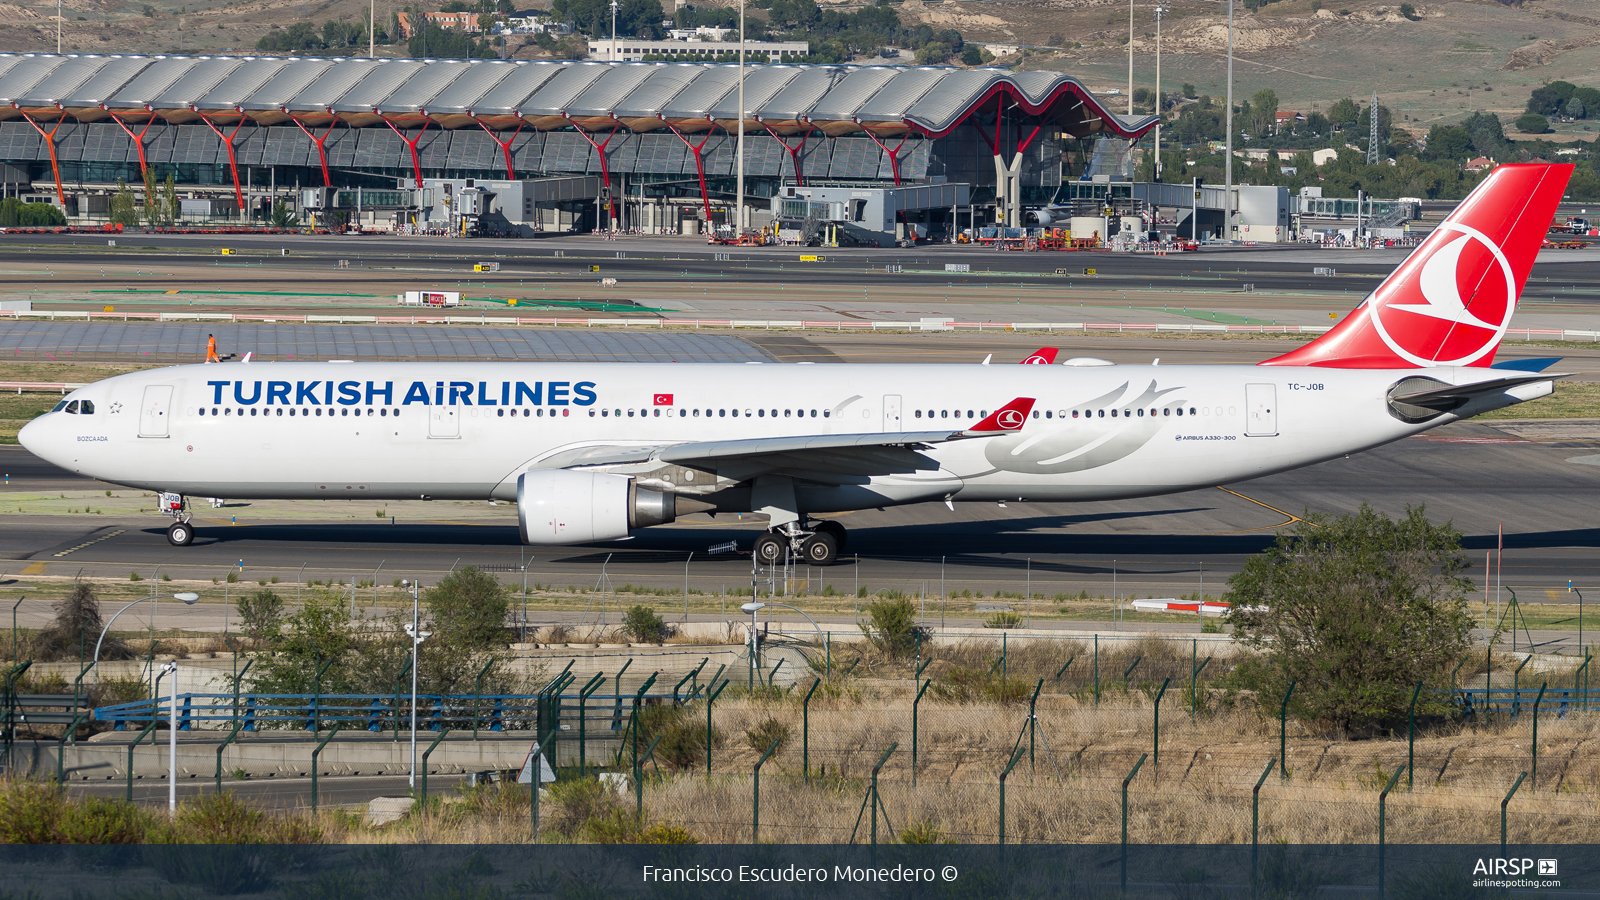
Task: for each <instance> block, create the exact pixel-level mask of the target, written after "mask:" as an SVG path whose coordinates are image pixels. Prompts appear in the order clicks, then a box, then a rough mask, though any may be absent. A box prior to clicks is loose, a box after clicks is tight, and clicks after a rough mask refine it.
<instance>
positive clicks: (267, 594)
mask: <svg viewBox="0 0 1600 900" xmlns="http://www.w3.org/2000/svg"><path fill="white" fill-rule="evenodd" d="M239 621H241V622H243V623H244V633H245V634H248V635H249V636H250V637H252V638H254V639H255V640H258V641H263V642H266V641H273V640H276V639H277V637H278V633H279V631H280V630H281V629H282V628H283V598H282V597H279V596H278V595H277V593H276V592H275V591H272V590H270V589H269V590H260V591H256V592H255V593H253V594H246V595H244V596H243V597H240V598H239Z"/></svg>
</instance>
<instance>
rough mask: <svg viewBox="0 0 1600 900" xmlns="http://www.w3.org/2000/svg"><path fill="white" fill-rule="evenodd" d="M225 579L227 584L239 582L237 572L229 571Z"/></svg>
mask: <svg viewBox="0 0 1600 900" xmlns="http://www.w3.org/2000/svg"><path fill="white" fill-rule="evenodd" d="M225 580H226V581H227V582H228V583H229V584H238V583H239V573H238V572H229V573H228V577H227V578H226V579H225Z"/></svg>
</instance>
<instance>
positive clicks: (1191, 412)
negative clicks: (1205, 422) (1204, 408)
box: [1189, 406, 1194, 416]
mask: <svg viewBox="0 0 1600 900" xmlns="http://www.w3.org/2000/svg"><path fill="white" fill-rule="evenodd" d="M1189 415H1191V416H1192V415H1194V407H1192V406H1191V407H1189Z"/></svg>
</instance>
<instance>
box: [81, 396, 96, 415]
mask: <svg viewBox="0 0 1600 900" xmlns="http://www.w3.org/2000/svg"><path fill="white" fill-rule="evenodd" d="M78 413H79V414H80V415H85V416H92V415H94V401H93V400H79V401H78Z"/></svg>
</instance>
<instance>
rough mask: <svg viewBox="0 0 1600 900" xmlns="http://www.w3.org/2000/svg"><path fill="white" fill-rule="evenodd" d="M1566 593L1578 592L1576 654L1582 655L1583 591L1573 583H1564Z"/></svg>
mask: <svg viewBox="0 0 1600 900" xmlns="http://www.w3.org/2000/svg"><path fill="white" fill-rule="evenodd" d="M1566 593H1568V594H1578V655H1579V657H1582V655H1584V593H1582V591H1579V589H1578V588H1573V583H1571V581H1568V583H1566Z"/></svg>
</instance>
